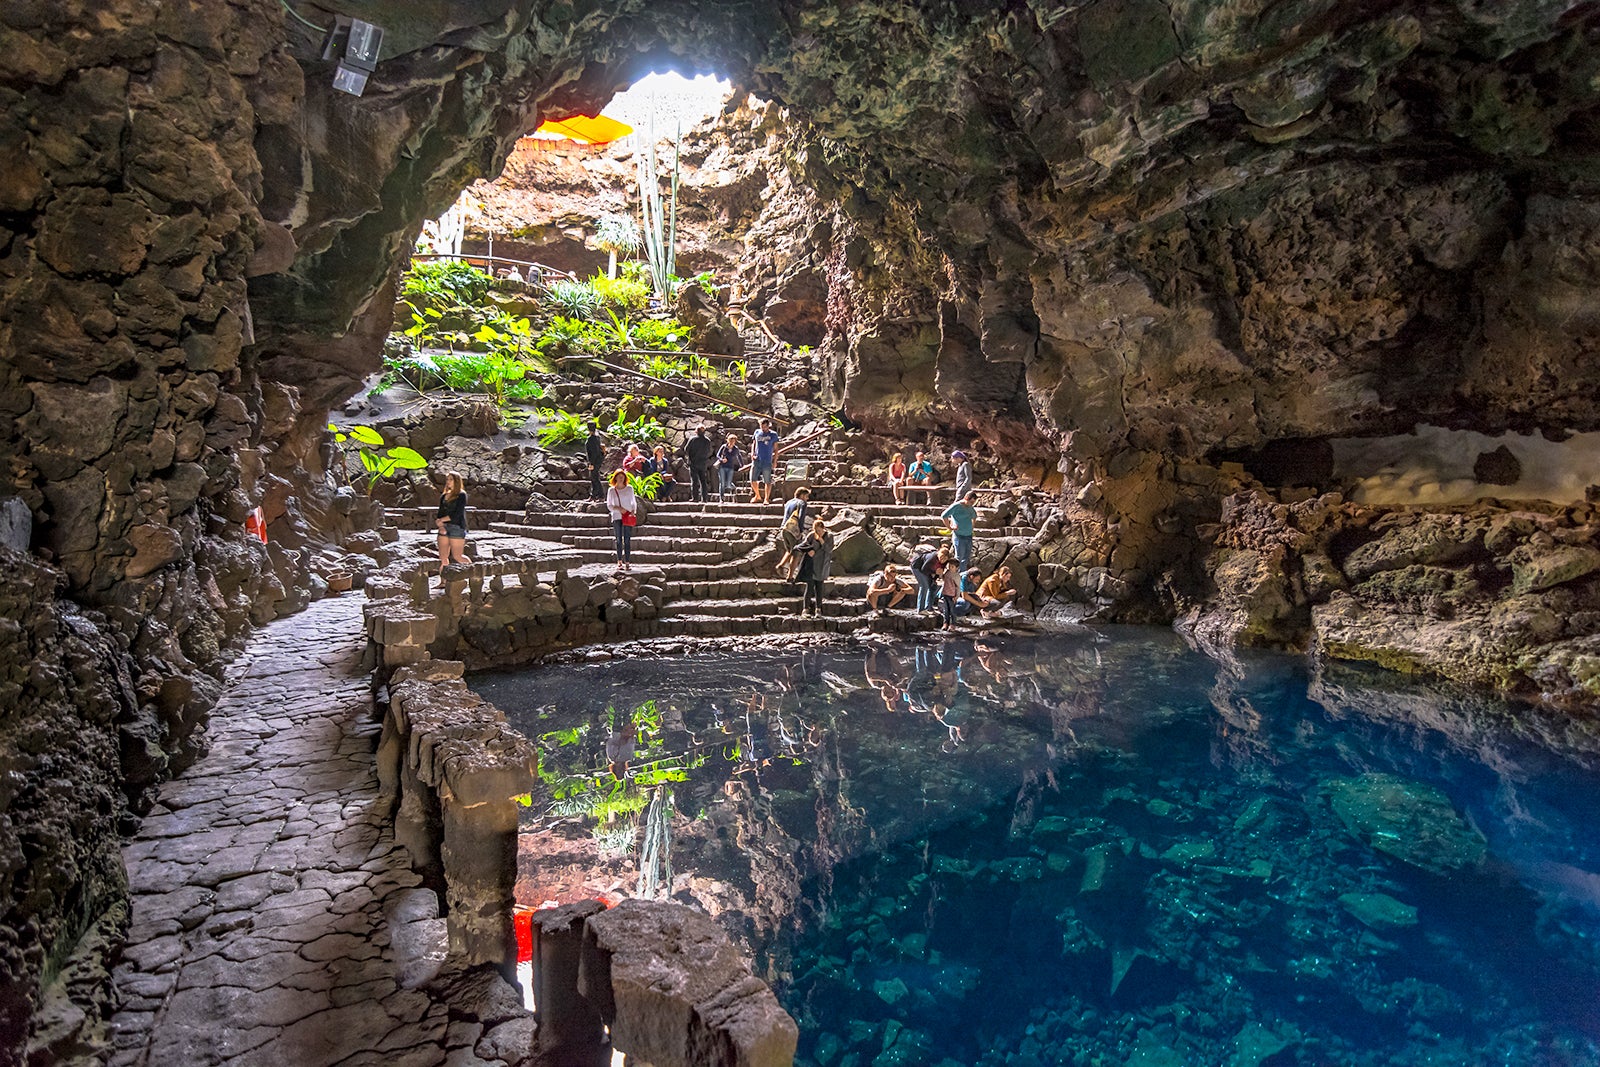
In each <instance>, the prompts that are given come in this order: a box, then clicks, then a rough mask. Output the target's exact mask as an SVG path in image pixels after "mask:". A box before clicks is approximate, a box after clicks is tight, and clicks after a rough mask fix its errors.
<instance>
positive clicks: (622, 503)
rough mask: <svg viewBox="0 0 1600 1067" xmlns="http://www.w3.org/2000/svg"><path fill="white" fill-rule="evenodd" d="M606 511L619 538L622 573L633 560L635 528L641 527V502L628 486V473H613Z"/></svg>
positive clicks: (619, 562)
mask: <svg viewBox="0 0 1600 1067" xmlns="http://www.w3.org/2000/svg"><path fill="white" fill-rule="evenodd" d="M606 510H607V511H609V512H611V529H612V531H613V532H615V534H616V536H617V571H618V573H622V572H625V571H626V570H627V569H628V561H629V560H631V559H632V558H633V528H634V527H635V526H637V525H639V500H638V498H637V497H635V496H634V495H633V486H631V485H629V484H628V473H627V471H612V472H611V488H610V489H609V490H607V491H606Z"/></svg>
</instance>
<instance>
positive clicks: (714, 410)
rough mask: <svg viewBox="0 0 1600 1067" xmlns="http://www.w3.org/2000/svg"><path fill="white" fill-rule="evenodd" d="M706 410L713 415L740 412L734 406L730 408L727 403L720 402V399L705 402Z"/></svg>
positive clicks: (736, 413)
mask: <svg viewBox="0 0 1600 1067" xmlns="http://www.w3.org/2000/svg"><path fill="white" fill-rule="evenodd" d="M706 410H707V411H709V412H711V414H713V415H738V414H740V412H739V411H738V410H737V409H736V408H730V407H729V406H728V405H726V404H724V403H722V402H721V401H713V402H712V403H710V404H707V405H706Z"/></svg>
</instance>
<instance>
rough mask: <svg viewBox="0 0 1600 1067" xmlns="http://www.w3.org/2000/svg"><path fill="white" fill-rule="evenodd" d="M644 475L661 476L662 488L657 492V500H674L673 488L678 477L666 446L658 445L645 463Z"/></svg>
mask: <svg viewBox="0 0 1600 1067" xmlns="http://www.w3.org/2000/svg"><path fill="white" fill-rule="evenodd" d="M644 473H645V475H646V476H647V477H648V476H649V475H652V474H659V475H661V488H660V489H658V490H657V491H656V499H657V500H670V499H671V498H672V487H673V486H674V485H676V484H677V476H676V475H675V474H674V473H673V469H672V457H671V456H669V455H667V446H666V445H656V447H655V449H654V451H653V453H652V454H651V456H650V458H649V459H647V460H645V461H644Z"/></svg>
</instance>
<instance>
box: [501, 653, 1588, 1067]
mask: <svg viewBox="0 0 1600 1067" xmlns="http://www.w3.org/2000/svg"><path fill="white" fill-rule="evenodd" d="M993 646H994V647H992V648H985V647H983V646H975V645H974V644H973V643H972V642H970V641H962V640H958V641H952V642H948V643H945V644H943V645H938V644H930V645H918V646H912V645H904V646H892V647H888V648H885V649H881V650H878V651H874V652H867V653H863V652H861V651H854V652H851V651H846V650H843V649H827V650H811V651H805V652H799V651H797V652H793V653H787V654H784V653H765V652H762V653H750V654H745V655H738V656H735V655H730V654H719V655H700V656H694V657H683V658H675V659H662V660H650V661H637V662H609V663H596V664H585V665H582V666H574V667H559V668H547V669H542V670H539V671H534V672H526V673H522V674H494V675H482V676H478V677H477V678H475V679H474V680H473V684H474V687H475V688H476V689H478V691H479V692H481V693H483V694H484V695H485V696H487V697H489V698H490V699H492V700H494V701H495V702H496V703H498V704H499V705H500V706H501V707H502V708H504V709H505V710H506V711H507V713H508V715H510V716H511V717H512V719H513V721H514V722H516V723H517V724H518V725H519V726H520V727H521V728H522V729H524V730H525V731H527V732H528V733H530V734H532V735H534V736H542V737H543V742H542V743H543V745H544V747H545V748H546V758H545V765H544V772H543V773H544V775H545V777H546V782H545V792H544V794H543V795H541V796H537V797H536V798H535V807H534V808H533V809H531V811H530V818H539V817H540V816H541V815H543V814H545V813H548V812H549V811H550V810H551V809H552V808H554V809H555V813H556V814H558V815H559V814H562V813H571V812H587V813H588V814H587V816H586V818H588V820H589V822H590V823H592V824H593V825H594V826H595V829H596V833H597V836H600V837H603V838H605V843H606V844H607V846H608V847H613V848H619V849H620V848H623V847H626V846H627V845H629V844H631V845H633V846H634V851H633V853H632V854H631V855H632V857H633V859H635V860H636V859H637V858H638V845H639V843H640V841H641V839H642V837H643V830H642V826H643V824H644V823H645V822H646V817H645V814H644V812H643V807H644V802H645V800H646V799H647V798H648V797H649V796H650V795H651V794H652V790H653V789H656V788H660V787H661V786H662V785H663V784H665V786H666V787H668V788H670V789H671V790H672V791H673V796H674V806H675V808H676V810H677V812H678V814H677V816H676V817H675V818H674V820H673V833H674V841H673V846H672V866H673V870H674V872H675V873H676V874H677V875H678V879H677V882H676V883H675V885H676V886H677V887H678V888H679V890H680V896H682V897H692V898H694V899H696V900H698V901H699V902H700V903H702V904H703V905H704V906H707V907H708V908H710V909H712V910H713V911H720V912H721V913H722V914H721V918H722V919H723V920H724V922H725V923H726V924H727V925H729V926H730V928H731V929H733V930H734V932H736V933H737V934H739V935H741V936H743V937H744V938H745V939H746V940H747V941H748V942H749V944H750V945H751V947H752V948H753V950H754V951H755V952H756V954H757V959H758V966H759V967H760V968H761V969H762V970H763V971H764V973H765V976H766V977H768V979H769V980H770V981H771V982H772V983H773V985H774V988H775V989H776V990H777V992H778V994H779V996H780V998H781V999H782V1000H783V1002H784V1004H785V1006H786V1007H787V1008H788V1009H789V1010H790V1011H791V1012H792V1013H793V1014H794V1016H795V1018H796V1019H797V1020H798V1021H799V1023H800V1027H801V1043H800V1060H801V1062H803V1063H815V1064H820V1065H822V1067H894V1065H900V1064H904V1065H911V1064H930V1065H943V1067H948V1065H950V1064H983V1065H994V1064H1010V1065H1015V1067H1031V1065H1036V1064H1037V1065H1047V1064H1083V1065H1086V1064H1133V1065H1140V1067H1161V1065H1177V1064H1230V1065H1241V1067H1246V1065H1255V1064H1269V1065H1284V1064H1396V1065H1398V1064H1530V1065H1532V1064H1540V1065H1543V1064H1552V1065H1561V1064H1575V1065H1576V1064H1594V1065H1600V838H1597V835H1596V832H1595V827H1596V826H1597V825H1600V773H1597V772H1596V769H1595V768H1596V766H1597V765H1600V761H1597V760H1596V758H1595V751H1596V747H1597V746H1596V743H1595V740H1594V737H1593V735H1592V734H1590V733H1589V732H1587V728H1586V727H1585V726H1584V725H1583V724H1578V725H1576V726H1575V725H1574V724H1573V723H1572V722H1571V721H1570V720H1563V719H1560V718H1548V717H1542V716H1540V715H1537V714H1535V713H1533V712H1532V711H1531V710H1529V709H1520V708H1514V707H1511V706H1508V705H1505V704H1503V703H1500V702H1497V701H1494V700H1490V699H1487V698H1483V697H1479V696H1474V695H1468V694H1463V693H1462V692H1461V691H1459V690H1455V689H1451V688H1446V687H1429V686H1425V685H1417V684H1410V683H1408V682H1406V681H1405V680H1404V679H1400V678H1398V677H1396V676H1394V675H1389V674H1386V673H1383V672H1378V671H1366V670H1354V669H1338V670H1330V671H1328V672H1326V673H1324V674H1323V675H1321V676H1319V677H1315V678H1313V677H1308V675H1307V673H1306V671H1305V669H1304V667H1303V665H1302V664H1301V663H1300V662H1299V661H1298V660H1295V659H1292V658H1289V657H1278V656H1253V657H1250V658H1248V659H1245V660H1242V661H1241V662H1238V663H1235V664H1231V665H1219V664H1218V663H1216V662H1214V661H1212V660H1209V659H1207V658H1205V657H1203V656H1200V655H1197V654H1195V653H1193V652H1190V651H1188V650H1187V649H1186V648H1185V647H1184V646H1183V645H1182V644H1181V642H1180V641H1179V640H1178V639H1177V638H1176V637H1175V636H1174V635H1172V634H1170V633H1168V632H1165V631H1146V630H1139V629H1131V628H1126V629H1125V628H1114V629H1111V630H1108V631H1106V632H1104V633H1092V632H1087V631H1086V632H1084V633H1082V634H1080V635H1074V636H1067V637H1039V638H1015V639H1001V640H996V641H995V642H994V643H993ZM652 698H653V699H654V701H655V704H654V707H653V708H652V709H649V710H647V711H646V712H645V713H644V714H643V715H642V716H641V718H642V719H643V720H644V725H643V728H642V732H641V734H640V736H639V738H638V739H637V741H636V742H635V744H634V751H633V752H632V753H627V752H624V751H623V749H625V748H626V747H627V741H626V739H621V738H617V737H615V736H614V732H613V731H612V730H611V728H610V725H611V724H610V721H609V720H612V719H616V720H617V721H621V720H622V719H625V718H626V716H627V713H628V711H629V709H632V708H634V707H636V706H638V705H640V704H642V703H643V702H644V701H646V700H647V699H652ZM608 707H614V708H617V709H620V711H621V712H622V715H621V716H620V717H618V716H608V715H607V708H608ZM1589 725H1591V726H1592V724H1589ZM608 739H611V740H612V751H611V752H610V753H609V754H608V753H607V752H606V743H607V740H608ZM1552 746H1554V747H1552ZM1556 749H1560V751H1556ZM619 755H623V756H628V757H629V758H628V766H627V768H626V769H624V768H622V767H621V765H620V762H619V761H618V760H617V759H616V757H617V756H619ZM608 764H611V765H613V766H614V767H615V769H616V771H617V772H618V773H620V774H621V775H622V777H621V778H618V777H617V776H616V774H614V773H613V771H612V769H611V768H610V767H608ZM556 793H560V794H563V796H562V797H561V799H553V796H554V794H556Z"/></svg>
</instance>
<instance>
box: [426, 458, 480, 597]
mask: <svg viewBox="0 0 1600 1067" xmlns="http://www.w3.org/2000/svg"><path fill="white" fill-rule="evenodd" d="M434 525H435V526H437V527H438V528H439V576H440V577H441V578H442V577H444V569H445V568H446V567H448V566H450V564H452V563H471V562H472V560H470V559H468V558H467V486H466V483H465V482H463V481H462V480H461V475H459V474H457V473H456V472H455V471H451V472H450V473H449V474H446V475H445V476H444V492H443V493H441V494H439V510H438V512H437V514H436V515H435V517H434Z"/></svg>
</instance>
